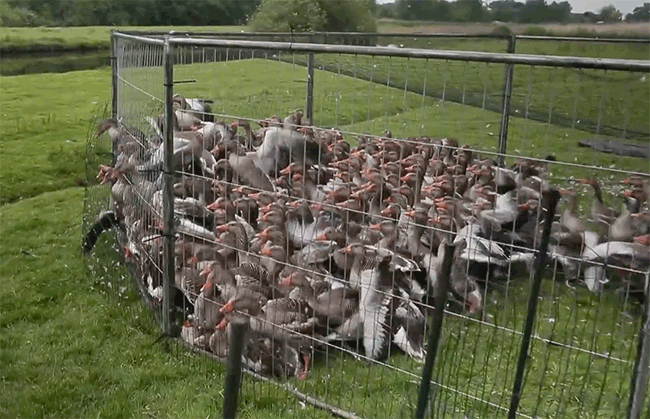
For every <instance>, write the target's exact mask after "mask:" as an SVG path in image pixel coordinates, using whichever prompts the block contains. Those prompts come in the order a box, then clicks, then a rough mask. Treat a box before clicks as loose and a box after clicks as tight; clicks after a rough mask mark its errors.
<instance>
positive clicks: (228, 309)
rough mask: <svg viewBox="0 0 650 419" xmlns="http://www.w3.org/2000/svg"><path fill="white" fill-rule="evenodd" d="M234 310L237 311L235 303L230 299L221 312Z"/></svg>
mask: <svg viewBox="0 0 650 419" xmlns="http://www.w3.org/2000/svg"><path fill="white" fill-rule="evenodd" d="M233 311H235V305H234V304H233V303H232V301H228V302H227V303H226V304H224V305H223V307H221V308H220V309H219V313H230V312H233Z"/></svg>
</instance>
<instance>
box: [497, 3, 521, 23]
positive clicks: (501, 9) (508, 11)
mask: <svg viewBox="0 0 650 419" xmlns="http://www.w3.org/2000/svg"><path fill="white" fill-rule="evenodd" d="M523 8H524V3H520V2H518V1H514V0H498V1H493V2H492V3H490V11H491V12H492V19H494V20H498V21H500V22H518V21H519V20H520V19H521V11H522V9H523Z"/></svg>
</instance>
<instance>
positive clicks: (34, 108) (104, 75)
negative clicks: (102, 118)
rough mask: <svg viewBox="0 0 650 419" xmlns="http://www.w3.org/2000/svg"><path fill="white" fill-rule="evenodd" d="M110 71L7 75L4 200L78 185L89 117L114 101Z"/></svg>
mask: <svg viewBox="0 0 650 419" xmlns="http://www.w3.org/2000/svg"><path fill="white" fill-rule="evenodd" d="M110 80H111V78H110V70H109V69H101V70H89V71H76V72H72V73H64V74H47V75H42V74H39V75H28V76H15V77H2V78H1V79H0V83H1V84H2V89H0V102H2V113H1V114H0V130H1V133H2V135H0V146H1V147H2V149H3V153H1V154H0V194H1V195H0V203H6V202H13V201H16V200H18V199H22V198H29V197H32V196H35V195H38V194H40V193H43V192H49V191H55V190H59V189H64V188H68V187H70V186H74V185H75V184H76V183H77V180H79V179H83V178H84V174H85V165H84V156H85V150H86V138H87V134H88V129H89V118H90V117H91V116H92V115H93V113H96V112H97V111H99V110H100V109H101V108H102V107H104V106H105V104H106V103H107V102H109V101H110V91H111V85H110Z"/></svg>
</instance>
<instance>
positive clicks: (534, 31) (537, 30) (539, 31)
mask: <svg viewBox="0 0 650 419" xmlns="http://www.w3.org/2000/svg"><path fill="white" fill-rule="evenodd" d="M524 35H530V36H546V35H550V34H549V32H548V30H547V29H546V28H545V27H543V26H538V25H532V26H528V27H527V28H526V30H525V31H524Z"/></svg>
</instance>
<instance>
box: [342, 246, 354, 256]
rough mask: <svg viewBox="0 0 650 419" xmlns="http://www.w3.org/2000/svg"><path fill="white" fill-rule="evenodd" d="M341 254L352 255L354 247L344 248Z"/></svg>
mask: <svg viewBox="0 0 650 419" xmlns="http://www.w3.org/2000/svg"><path fill="white" fill-rule="evenodd" d="M340 252H341V253H347V254H351V253H352V246H347V247H343V248H342V249H341V250H340Z"/></svg>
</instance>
